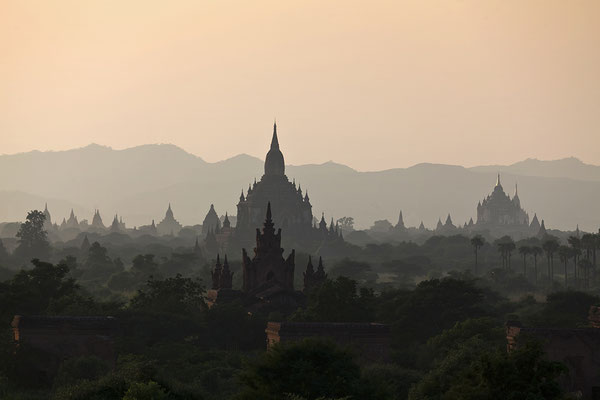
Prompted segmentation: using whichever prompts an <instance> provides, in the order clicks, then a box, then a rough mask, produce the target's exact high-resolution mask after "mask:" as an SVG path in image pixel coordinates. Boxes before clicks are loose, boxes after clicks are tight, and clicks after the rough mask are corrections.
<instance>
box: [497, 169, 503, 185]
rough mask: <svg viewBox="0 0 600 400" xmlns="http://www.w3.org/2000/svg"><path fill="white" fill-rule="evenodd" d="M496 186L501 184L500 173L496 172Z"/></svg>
mask: <svg viewBox="0 0 600 400" xmlns="http://www.w3.org/2000/svg"><path fill="white" fill-rule="evenodd" d="M496 186H502V185H500V173H499V172H498V179H496Z"/></svg>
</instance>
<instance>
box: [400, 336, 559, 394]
mask: <svg viewBox="0 0 600 400" xmlns="http://www.w3.org/2000/svg"><path fill="white" fill-rule="evenodd" d="M567 373H568V369H567V367H566V366H565V365H563V364H562V363H558V362H553V361H548V360H546V358H545V353H544V350H543V348H542V346H541V344H539V343H537V342H528V343H526V344H525V345H524V346H522V347H520V348H518V349H517V350H513V351H511V352H510V353H507V352H506V350H505V349H502V348H501V349H498V350H489V349H488V348H486V347H485V345H484V344H482V343H481V341H478V340H477V338H476V337H474V338H472V339H471V341H469V342H466V343H465V344H462V345H460V346H458V347H457V348H456V349H455V350H453V351H452V352H450V353H449V354H448V355H447V356H446V357H445V358H444V359H442V360H440V362H439V363H438V364H437V365H436V366H435V368H433V369H432V370H431V371H429V372H428V374H427V375H426V376H425V377H424V378H423V380H421V382H419V383H418V384H417V385H416V386H414V387H413V388H412V390H411V391H410V394H409V397H408V398H409V400H422V399H423V400H424V399H432V398H437V399H465V400H477V399H492V400H503V399H525V398H526V399H556V400H558V399H562V398H564V397H563V395H564V393H563V391H562V389H561V387H560V384H559V382H558V379H559V378H560V377H561V375H563V374H567Z"/></svg>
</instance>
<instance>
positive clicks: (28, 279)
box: [0, 259, 78, 322]
mask: <svg viewBox="0 0 600 400" xmlns="http://www.w3.org/2000/svg"><path fill="white" fill-rule="evenodd" d="M31 262H32V263H33V265H34V268H33V269H31V270H28V271H26V270H21V271H20V272H19V273H17V274H16V275H15V276H14V277H13V279H12V280H10V281H8V282H3V283H0V306H1V308H0V317H1V318H2V320H0V321H5V322H8V320H9V318H12V316H13V315H14V314H29V315H36V314H37V315H41V314H45V313H46V312H47V310H48V307H49V306H50V305H51V304H52V303H55V302H57V301H58V300H59V299H61V298H67V297H71V296H73V295H75V294H76V292H77V290H78V286H77V285H76V284H75V281H74V280H73V279H71V278H68V277H67V274H68V272H69V268H68V267H67V266H66V265H64V264H59V265H53V264H51V263H47V262H44V261H40V260H38V259H33V260H32V261H31Z"/></svg>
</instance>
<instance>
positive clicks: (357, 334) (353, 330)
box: [265, 322, 391, 363]
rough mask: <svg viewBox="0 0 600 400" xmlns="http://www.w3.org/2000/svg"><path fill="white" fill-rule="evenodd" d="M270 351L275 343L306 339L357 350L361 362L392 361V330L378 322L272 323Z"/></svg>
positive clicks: (269, 337) (269, 336) (269, 331)
mask: <svg viewBox="0 0 600 400" xmlns="http://www.w3.org/2000/svg"><path fill="white" fill-rule="evenodd" d="M265 332H266V333H267V349H268V348H270V347H271V346H273V345H274V344H275V343H288V342H294V341H299V340H302V339H305V338H310V337H313V338H314V337H316V338H326V339H331V340H332V341H334V342H335V343H337V344H341V345H347V346H350V347H352V348H353V349H355V350H356V351H357V353H358V355H359V356H360V361H362V362H365V363H369V362H376V361H383V362H385V361H388V360H389V358H390V343H391V331H390V326H389V325H384V324H377V323H338V322H269V323H267V329H266V330H265Z"/></svg>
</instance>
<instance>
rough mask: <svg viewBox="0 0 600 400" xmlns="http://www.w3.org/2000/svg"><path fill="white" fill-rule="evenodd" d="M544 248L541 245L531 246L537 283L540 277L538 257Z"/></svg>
mask: <svg viewBox="0 0 600 400" xmlns="http://www.w3.org/2000/svg"><path fill="white" fill-rule="evenodd" d="M542 252H543V250H542V248H541V247H540V246H531V254H532V255H533V266H534V272H535V284H536V285H537V279H538V268H537V258H538V256H539V255H540V254H542Z"/></svg>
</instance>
